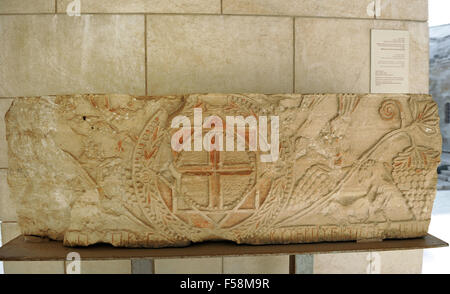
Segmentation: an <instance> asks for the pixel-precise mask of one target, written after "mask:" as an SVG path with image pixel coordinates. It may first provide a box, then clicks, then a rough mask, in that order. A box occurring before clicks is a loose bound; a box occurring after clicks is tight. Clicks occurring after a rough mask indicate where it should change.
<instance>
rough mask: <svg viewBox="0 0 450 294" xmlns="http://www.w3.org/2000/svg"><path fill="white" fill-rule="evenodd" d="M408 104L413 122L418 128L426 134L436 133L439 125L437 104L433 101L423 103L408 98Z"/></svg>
mask: <svg viewBox="0 0 450 294" xmlns="http://www.w3.org/2000/svg"><path fill="white" fill-rule="evenodd" d="M410 106H411V112H412V115H413V118H414V123H415V124H416V125H417V126H418V127H419V129H420V130H421V131H422V132H424V133H425V134H426V135H433V134H436V133H437V131H438V130H437V127H438V125H439V115H438V107H437V104H436V103H434V102H426V103H423V102H421V101H416V100H413V99H410Z"/></svg>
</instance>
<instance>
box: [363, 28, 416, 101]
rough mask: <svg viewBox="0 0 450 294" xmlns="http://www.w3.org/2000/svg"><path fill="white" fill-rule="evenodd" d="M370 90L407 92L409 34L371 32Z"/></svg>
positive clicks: (394, 31) (387, 31)
mask: <svg viewBox="0 0 450 294" xmlns="http://www.w3.org/2000/svg"><path fill="white" fill-rule="evenodd" d="M371 39H372V41H371V44H372V46H371V48H372V51H371V73H370V90H371V92H372V93H408V92H409V32H408V31H399V30H372V38H371Z"/></svg>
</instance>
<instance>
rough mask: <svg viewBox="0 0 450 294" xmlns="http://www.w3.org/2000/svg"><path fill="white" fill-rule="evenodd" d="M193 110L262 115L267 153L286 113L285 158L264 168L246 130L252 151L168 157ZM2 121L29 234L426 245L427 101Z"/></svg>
mask: <svg viewBox="0 0 450 294" xmlns="http://www.w3.org/2000/svg"><path fill="white" fill-rule="evenodd" d="M194 109H197V111H199V110H201V111H202V115H203V116H202V117H203V119H205V118H207V117H208V116H212V115H216V116H218V117H219V118H221V119H222V120H223V126H224V127H225V122H226V116H243V117H245V118H250V119H249V120H251V119H252V118H255V120H256V119H257V120H258V122H259V127H261V126H262V125H265V122H264V119H263V117H267V124H268V125H269V126H270V127H269V130H268V133H267V138H268V139H267V143H269V141H270V143H269V144H271V146H276V144H272V143H274V142H275V141H276V140H275V139H276V136H275V135H276V132H275V130H276V127H275V125H272V122H274V121H276V118H275V117H278V119H279V147H278V148H274V149H272V150H271V152H272V154H276V153H277V152H276V151H277V150H278V151H279V156H278V160H276V161H274V162H264V161H265V160H267V158H266V157H262V155H267V153H268V152H264V151H261V149H260V148H261V146H263V147H264V146H265V147H267V146H266V145H265V144H264V142H266V141H264V140H263V141H262V143H263V144H262V145H261V144H258V145H257V147H258V149H257V150H258V151H249V150H248V147H249V144H250V143H251V142H252V134H253V132H252V130H251V129H247V130H246V131H245V132H241V133H240V134H241V135H240V136H238V139H235V138H234V137H233V140H235V141H237V142H239V140H243V141H244V142H245V144H246V146H247V147H246V151H230V150H228V151H221V152H220V151H214V150H213V151H204V149H203V151H185V150H182V151H179V152H177V151H174V150H173V148H171V139H172V138H173V135H174V134H179V131H181V130H180V129H176V128H171V123H172V122H173V121H172V120H173V119H174V118H175V117H180V116H182V115H184V116H186V117H187V118H188V121H190V123H191V124H192V125H194V124H195V122H194V119H193V113H194ZM6 125H7V139H8V146H9V148H8V152H9V154H8V155H9V171H8V182H9V185H10V189H11V196H12V198H13V199H14V200H15V202H16V205H17V215H18V219H19V224H20V226H21V229H22V231H23V233H24V234H25V235H39V236H48V237H50V238H53V239H57V240H64V244H66V245H69V246H75V245H89V244H94V243H97V242H106V243H111V244H113V245H114V246H128V247H139V246H142V247H161V246H183V245H187V244H189V243H190V242H192V241H193V242H199V241H204V240H218V239H226V240H232V241H236V242H238V243H251V244H265V243H296V242H318V241H338V240H360V239H373V238H378V239H383V238H409V237H417V236H422V235H425V234H426V232H427V229H428V225H429V221H430V217H431V208H432V204H433V200H434V196H435V191H436V181H437V175H436V167H437V165H438V163H439V157H440V150H441V136H440V133H439V117H438V115H437V105H436V104H435V103H434V102H433V100H432V99H431V97H430V96H428V95H371V94H367V95H355V94H323V95H321V94H314V95H301V94H283V95H281V94H280V95H262V94H246V95H239V94H204V95H200V94H198V95H184V96H182V95H181V96H165V97H136V96H128V95H72V96H46V97H31V98H16V99H15V100H14V102H13V104H12V106H11V108H10V109H9V111H8V112H7V114H6ZM227 126H230V124H227ZM178 127H180V126H178ZM219 127H220V121H219V120H218V119H217V118H216V121H215V122H214V127H213V128H214V130H216V131H217V133H215V134H216V135H217V136H212V137H210V138H214V140H211V142H213V143H214V146H219V145H220V142H222V141H223V144H224V146H225V142H226V141H227V140H226V138H223V139H221V136H219V134H220V132H219V131H218V130H221V129H222V128H220V129H219ZM225 129H226V127H225ZM211 131H212V130H211V129H210V128H209V129H208V128H204V129H203V130H200V131H199V132H197V130H195V131H189V130H188V131H187V132H186V133H184V136H183V137H182V139H181V138H180V139H179V140H175V141H174V142H175V143H176V142H177V141H178V142H179V143H180V144H186V145H182V146H187V142H189V141H190V140H191V137H194V141H195V140H196V138H198V135H199V134H200V136H202V137H203V138H207V137H208V135H210V134H211ZM260 132H261V128H260ZM224 133H226V132H225V131H224ZM260 134H261V133H260ZM262 134H263V136H259V137H262V138H266V136H264V133H262ZM224 137H225V136H224ZM258 139H259V138H258ZM205 141H208V140H205ZM256 141H257V142H259V140H256ZM230 142H231V141H230ZM227 147H228V143H227ZM186 148H187V147H186ZM193 148H194V147H193ZM192 150H194V149H192ZM233 150H235V149H233ZM276 157H277V156H272V159H276ZM262 158H265V160H262Z"/></svg>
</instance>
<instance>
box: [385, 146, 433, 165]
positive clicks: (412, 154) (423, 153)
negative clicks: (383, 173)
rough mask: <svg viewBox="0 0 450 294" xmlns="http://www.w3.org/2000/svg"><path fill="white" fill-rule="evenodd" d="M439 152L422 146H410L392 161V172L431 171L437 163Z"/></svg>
mask: <svg viewBox="0 0 450 294" xmlns="http://www.w3.org/2000/svg"><path fill="white" fill-rule="evenodd" d="M439 156H440V154H439V151H436V150H433V149H431V148H428V147H424V146H410V147H408V148H406V149H405V150H404V151H403V152H401V153H399V154H398V156H397V157H396V158H395V159H394V162H393V164H392V165H393V167H394V171H396V170H401V169H432V168H434V167H435V165H436V164H438V163H439Z"/></svg>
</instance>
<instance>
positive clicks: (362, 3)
mask: <svg viewBox="0 0 450 294" xmlns="http://www.w3.org/2000/svg"><path fill="white" fill-rule="evenodd" d="M71 3H73V2H72V1H71V0H56V1H55V0H1V1H0V36H1V39H0V115H1V118H2V119H1V122H0V136H1V140H0V221H1V222H2V224H1V232H2V242H3V244H4V243H6V242H8V241H9V240H11V239H12V238H14V237H16V236H17V235H18V234H20V231H19V228H18V225H17V223H16V216H15V212H14V204H13V202H12V201H11V199H10V196H9V191H8V187H7V183H6V175H7V169H8V161H7V145H6V139H5V126H4V121H3V117H4V114H5V113H6V111H7V110H8V108H9V105H10V104H11V101H12V97H16V96H37V95H51V94H73V93H124V94H135V95H163V94H180V93H195V92H202V93H203V92H228V93H230V92H231V93H233V92H236V93H242V92H247V93H248V92H259V93H266V94H270V93H291V92H296V93H318V92H332V93H340V92H352V93H368V92H369V91H370V30H371V29H373V28H377V29H401V30H408V31H409V32H410V47H411V49H410V50H411V51H410V66H409V68H410V74H409V79H410V81H409V84H410V93H428V91H429V89H428V88H429V85H428V77H429V61H428V60H429V53H428V51H429V49H428V40H429V39H428V38H429V37H428V23H427V17H428V9H427V0H381V1H372V0H328V1H326V0H303V1H300V0H129V1H119V0H114V1H111V0H81V1H80V3H81V7H80V8H81V15H79V16H77V15H74V16H69V15H67V13H66V9H67V7H68V5H71ZM374 3H375V4H374ZM297 260H298V261H299V262H298V266H297V271H298V272H314V273H327V272H349V273H366V272H368V271H370V268H373V265H372V262H374V261H376V260H381V263H380V264H381V265H380V267H381V268H379V269H377V272H384V273H420V271H421V264H422V251H421V250H416V251H414V250H413V251H404V252H383V253H379V254H378V253H377V254H374V253H370V252H365V253H346V254H320V255H314V256H298V257H297ZM137 264H138V262H137V261H131V260H112V261H84V262H83V263H82V272H86V273H88V272H92V273H96V272H97V273H102V272H114V273H130V272H133V271H136V269H135V266H136V265H137ZM288 264H289V257H288V256H268V257H225V258H201V259H179V260H174V259H171V260H155V261H154V263H153V269H154V271H155V272H156V273H165V272H171V273H194V272H202V273H287V272H288V269H289V267H288ZM368 269H369V270H368ZM4 270H5V273H23V272H49V273H64V272H65V266H64V262H58V261H42V262H6V263H4Z"/></svg>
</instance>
